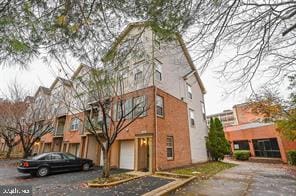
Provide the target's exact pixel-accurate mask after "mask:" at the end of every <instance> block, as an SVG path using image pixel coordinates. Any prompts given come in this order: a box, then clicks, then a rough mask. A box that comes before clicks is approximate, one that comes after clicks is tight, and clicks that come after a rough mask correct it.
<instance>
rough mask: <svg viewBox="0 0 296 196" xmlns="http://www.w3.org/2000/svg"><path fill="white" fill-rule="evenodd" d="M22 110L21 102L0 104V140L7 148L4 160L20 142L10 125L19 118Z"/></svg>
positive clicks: (23, 108)
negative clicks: (1, 139)
mask: <svg viewBox="0 0 296 196" xmlns="http://www.w3.org/2000/svg"><path fill="white" fill-rule="evenodd" d="M24 110H25V106H24V104H23V103H22V102H17V103H13V102H11V101H8V100H4V101H1V102H0V138H3V140H4V141H5V145H6V146H7V147H8V150H7V152H6V158H10V155H11V152H12V150H13V148H14V147H15V146H17V145H18V144H20V142H21V141H20V138H19V137H18V135H17V132H16V130H15V129H14V128H12V127H11V125H12V124H13V123H15V120H16V119H20V118H21V116H22V115H23V111H24Z"/></svg>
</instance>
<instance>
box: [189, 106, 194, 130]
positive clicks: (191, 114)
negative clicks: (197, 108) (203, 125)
mask: <svg viewBox="0 0 296 196" xmlns="http://www.w3.org/2000/svg"><path fill="white" fill-rule="evenodd" d="M189 117H190V125H191V126H192V127H194V126H195V120H194V111H193V110H191V109H189Z"/></svg>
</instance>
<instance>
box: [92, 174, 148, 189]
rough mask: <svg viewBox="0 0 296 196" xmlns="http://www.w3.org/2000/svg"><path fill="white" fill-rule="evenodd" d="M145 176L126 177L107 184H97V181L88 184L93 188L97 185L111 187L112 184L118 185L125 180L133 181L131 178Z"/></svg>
mask: <svg viewBox="0 0 296 196" xmlns="http://www.w3.org/2000/svg"><path fill="white" fill-rule="evenodd" d="M141 177H143V176H136V177H132V178H128V179H124V180H119V181H116V182H110V183H106V184H96V183H87V186H88V187H92V188H95V187H98V188H100V187H101V188H102V187H110V186H115V185H118V184H122V183H125V182H128V181H131V180H135V179H137V178H141Z"/></svg>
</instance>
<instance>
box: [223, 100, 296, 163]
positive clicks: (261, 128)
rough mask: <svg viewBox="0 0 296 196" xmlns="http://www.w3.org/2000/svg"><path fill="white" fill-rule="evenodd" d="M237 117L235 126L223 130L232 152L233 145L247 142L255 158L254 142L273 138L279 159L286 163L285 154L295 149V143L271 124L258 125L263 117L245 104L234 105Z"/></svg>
mask: <svg viewBox="0 0 296 196" xmlns="http://www.w3.org/2000/svg"><path fill="white" fill-rule="evenodd" d="M233 108H234V112H235V114H236V116H237V122H238V124H237V125H234V126H229V127H226V128H225V129H224V131H225V136H226V139H227V140H228V141H230V143H231V149H232V152H233V151H234V150H235V149H234V143H235V142H239V141H247V142H248V144H249V150H250V153H251V156H256V154H255V149H254V141H255V140H261V141H264V140H268V139H273V138H275V139H276V141H277V144H278V149H279V152H280V158H281V160H282V161H283V162H284V163H287V152H288V151H289V150H295V149H296V141H294V142H293V141H288V140H287V139H285V138H284V137H283V136H281V135H280V134H279V132H277V131H276V126H275V124H273V123H259V122H256V121H260V120H261V119H262V118H263V116H261V115H257V114H254V113H252V112H251V110H250V109H248V108H247V107H246V105H245V104H240V105H236V106H234V107H233Z"/></svg>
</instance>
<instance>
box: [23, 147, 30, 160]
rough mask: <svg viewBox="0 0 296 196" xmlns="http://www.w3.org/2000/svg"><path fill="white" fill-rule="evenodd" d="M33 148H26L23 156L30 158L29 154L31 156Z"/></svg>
mask: <svg viewBox="0 0 296 196" xmlns="http://www.w3.org/2000/svg"><path fill="white" fill-rule="evenodd" d="M31 154H32V153H31V149H24V154H23V158H24V159H25V158H28V157H29V156H31Z"/></svg>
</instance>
